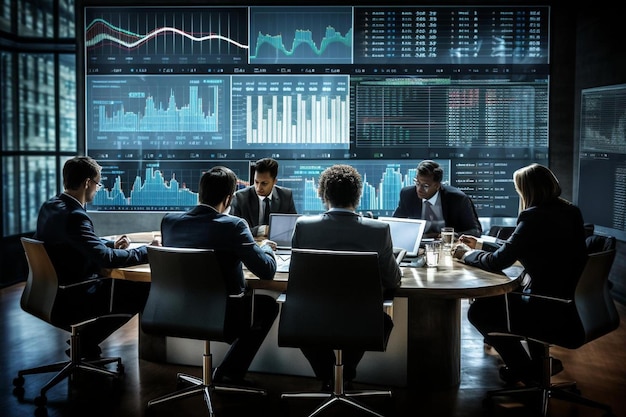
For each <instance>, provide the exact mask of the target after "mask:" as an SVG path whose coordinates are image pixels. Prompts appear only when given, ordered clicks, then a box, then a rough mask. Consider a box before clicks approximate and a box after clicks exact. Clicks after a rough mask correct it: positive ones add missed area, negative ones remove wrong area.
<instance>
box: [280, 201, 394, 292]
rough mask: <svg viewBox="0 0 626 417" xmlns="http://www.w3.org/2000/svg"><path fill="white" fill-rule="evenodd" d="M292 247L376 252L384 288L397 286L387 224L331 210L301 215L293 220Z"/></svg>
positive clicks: (390, 288) (346, 212)
mask: <svg viewBox="0 0 626 417" xmlns="http://www.w3.org/2000/svg"><path fill="white" fill-rule="evenodd" d="M292 246H293V247H294V248H302V249H327V250H351V251H367V252H378V266H379V269H380V277H381V281H382V286H383V288H385V289H386V290H393V289H395V288H398V287H399V286H400V280H401V278H402V274H401V272H400V268H399V266H398V264H397V262H396V260H395V257H394V255H393V244H392V243H391V232H390V231H389V225H387V224H386V223H383V222H380V221H378V220H374V219H369V218H365V217H362V216H360V215H358V214H356V213H354V212H348V211H333V210H331V211H327V212H326V213H323V214H320V215H317V216H302V217H300V218H299V219H298V221H297V222H296V226H295V229H294V232H293V238H292Z"/></svg>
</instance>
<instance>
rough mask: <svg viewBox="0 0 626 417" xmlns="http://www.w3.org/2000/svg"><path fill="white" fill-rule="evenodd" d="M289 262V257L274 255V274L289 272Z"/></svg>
mask: <svg viewBox="0 0 626 417" xmlns="http://www.w3.org/2000/svg"><path fill="white" fill-rule="evenodd" d="M290 261H291V255H290V254H289V255H287V254H279V253H277V254H276V272H289V263H290Z"/></svg>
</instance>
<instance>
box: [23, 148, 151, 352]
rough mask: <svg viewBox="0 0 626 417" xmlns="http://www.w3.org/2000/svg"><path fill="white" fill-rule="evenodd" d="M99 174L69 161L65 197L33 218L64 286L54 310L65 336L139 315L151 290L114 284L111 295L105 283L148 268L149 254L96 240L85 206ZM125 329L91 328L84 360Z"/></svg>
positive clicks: (85, 160) (93, 166) (89, 164)
mask: <svg viewBox="0 0 626 417" xmlns="http://www.w3.org/2000/svg"><path fill="white" fill-rule="evenodd" d="M101 169H102V168H101V167H100V165H98V163H97V162H96V161H95V160H94V159H92V158H90V157H88V156H77V157H74V158H71V159H68V160H67V161H66V162H65V164H64V165H63V187H64V191H63V192H62V193H61V194H59V195H56V196H54V197H52V198H51V199H49V200H48V201H46V202H45V203H43V204H42V206H41V208H40V209H39V214H38V217H37V231H36V232H35V235H34V238H35V239H38V240H41V241H43V242H44V246H45V248H46V251H47V252H48V255H49V256H50V260H51V261H52V265H53V266H54V269H55V271H56V273H57V275H58V277H59V284H60V285H64V286H65V288H63V289H59V295H58V297H60V298H62V299H63V300H64V301H63V302H62V303H58V304H57V305H59V306H60V307H59V308H58V309H56V310H55V321H57V320H58V322H59V323H61V324H62V325H63V323H66V324H67V327H66V328H65V329H66V330H67V331H70V330H71V328H70V324H74V323H78V322H81V321H85V320H88V319H91V318H94V317H98V316H102V315H104V314H108V313H127V314H133V315H134V314H136V313H139V312H140V311H141V310H143V307H144V305H145V302H146V300H147V298H148V291H149V290H150V283H147V282H136V281H127V280H117V281H116V282H115V291H113V292H112V291H111V286H112V284H113V282H112V278H106V276H105V275H106V273H107V272H108V271H106V269H111V268H120V267H125V266H133V265H138V264H145V263H148V250H147V248H146V246H145V245H144V246H140V247H138V248H134V249H129V248H128V246H129V244H130V240H129V239H128V238H127V237H126V236H120V237H119V238H118V239H116V240H115V241H113V240H106V239H102V238H100V237H99V236H98V235H96V232H95V229H94V225H93V222H92V220H91V218H90V217H89V215H88V214H87V211H86V210H85V205H86V204H87V203H90V202H92V201H93V199H94V197H95V195H96V193H97V192H98V190H100V188H101V187H102V184H101V183H100V181H101V175H100V171H101ZM153 244H156V245H158V243H157V242H153ZM96 278H98V280H95V279H96ZM103 278H104V279H103ZM90 279H94V281H93V284H92V285H74V286H73V285H71V284H75V283H78V282H81V281H89V280H90ZM111 294H113V300H112V301H111ZM123 324H124V321H122V320H120V321H119V322H116V323H115V324H114V326H112V325H111V322H106V321H105V322H101V323H100V322H96V323H93V324H92V325H91V327H90V328H89V331H88V332H85V333H84V334H81V341H80V343H81V353H82V354H83V356H84V357H86V358H90V359H93V358H97V357H98V356H100V352H101V350H100V346H98V345H99V344H100V343H101V342H102V341H103V340H104V339H106V338H107V337H108V336H109V335H110V334H111V333H113V332H114V331H115V330H117V329H118V328H119V327H121V326H122V325H123ZM66 353H68V354H69V350H68V351H66Z"/></svg>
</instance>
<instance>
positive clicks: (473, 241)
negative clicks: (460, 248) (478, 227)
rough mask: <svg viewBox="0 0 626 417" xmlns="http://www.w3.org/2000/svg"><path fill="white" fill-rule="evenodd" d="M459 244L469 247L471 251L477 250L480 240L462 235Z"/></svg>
mask: <svg viewBox="0 0 626 417" xmlns="http://www.w3.org/2000/svg"><path fill="white" fill-rule="evenodd" d="M459 242H460V243H463V244H465V245H467V246H469V247H470V249H476V242H478V239H477V238H476V237H475V236H471V235H461V236H460V237H459Z"/></svg>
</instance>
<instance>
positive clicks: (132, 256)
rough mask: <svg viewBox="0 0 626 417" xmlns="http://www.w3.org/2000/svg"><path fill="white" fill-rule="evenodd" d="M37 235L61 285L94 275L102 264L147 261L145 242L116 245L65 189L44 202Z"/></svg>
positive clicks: (116, 266) (110, 265)
mask: <svg viewBox="0 0 626 417" xmlns="http://www.w3.org/2000/svg"><path fill="white" fill-rule="evenodd" d="M34 237H35V238H36V239H39V240H42V241H43V242H44V245H45V247H46V250H47V252H48V255H49V256H50V260H51V261H52V264H53V265H54V269H55V270H56V272H57V275H58V276H59V283H60V284H61V285H66V284H71V283H75V282H79V281H84V280H85V279H88V278H91V277H95V276H97V275H99V274H100V272H101V270H102V269H103V268H120V267H124V266H132V265H138V264H143V263H147V262H148V250H147V248H146V247H145V246H141V247H139V248H136V249H114V248H113V246H114V242H113V241H110V240H105V239H101V238H100V237H98V236H97V235H96V232H95V230H94V227H93V222H92V220H91V218H90V217H89V216H88V215H87V212H86V211H85V208H84V207H83V206H82V205H81V204H80V203H79V202H78V200H76V199H75V198H73V197H71V196H70V195H68V194H65V193H62V194H59V195H57V196H55V197H53V198H51V199H50V200H48V201H46V202H45V203H44V204H43V205H42V206H41V208H40V209H39V216H38V218H37V231H36V233H35V236H34Z"/></svg>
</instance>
